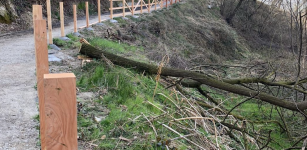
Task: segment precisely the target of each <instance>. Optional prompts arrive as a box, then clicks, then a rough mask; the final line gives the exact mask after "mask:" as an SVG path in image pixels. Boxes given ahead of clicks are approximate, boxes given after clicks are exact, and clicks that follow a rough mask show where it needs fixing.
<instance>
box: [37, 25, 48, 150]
mask: <svg viewBox="0 0 307 150" xmlns="http://www.w3.org/2000/svg"><path fill="white" fill-rule="evenodd" d="M34 24H35V29H34V34H35V60H36V78H37V92H38V99H39V119H40V137H41V146H42V149H44V147H45V140H46V136H45V135H46V134H45V129H46V128H45V125H44V122H45V116H44V115H43V112H44V111H45V107H44V105H45V102H44V82H43V77H44V74H47V73H49V65H48V46H47V30H46V21H45V20H35V21H34Z"/></svg>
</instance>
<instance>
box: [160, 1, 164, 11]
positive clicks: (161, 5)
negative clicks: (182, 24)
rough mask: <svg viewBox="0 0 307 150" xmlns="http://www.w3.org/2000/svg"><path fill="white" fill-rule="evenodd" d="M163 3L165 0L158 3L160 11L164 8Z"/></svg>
mask: <svg viewBox="0 0 307 150" xmlns="http://www.w3.org/2000/svg"><path fill="white" fill-rule="evenodd" d="M164 1H165V0H161V1H160V8H161V9H162V8H163V7H164Z"/></svg>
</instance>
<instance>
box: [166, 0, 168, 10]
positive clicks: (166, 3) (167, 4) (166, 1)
mask: <svg viewBox="0 0 307 150" xmlns="http://www.w3.org/2000/svg"><path fill="white" fill-rule="evenodd" d="M167 3H168V0H166V8H167V5H168V4H167Z"/></svg>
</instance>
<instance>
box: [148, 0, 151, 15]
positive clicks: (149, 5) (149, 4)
mask: <svg viewBox="0 0 307 150" xmlns="http://www.w3.org/2000/svg"><path fill="white" fill-rule="evenodd" d="M150 7H151V3H150V0H148V5H147V10H148V13H150Z"/></svg>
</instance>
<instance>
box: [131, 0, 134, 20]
mask: <svg viewBox="0 0 307 150" xmlns="http://www.w3.org/2000/svg"><path fill="white" fill-rule="evenodd" d="M131 7H132V12H131V13H132V16H133V15H134V0H132V6H131Z"/></svg>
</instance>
